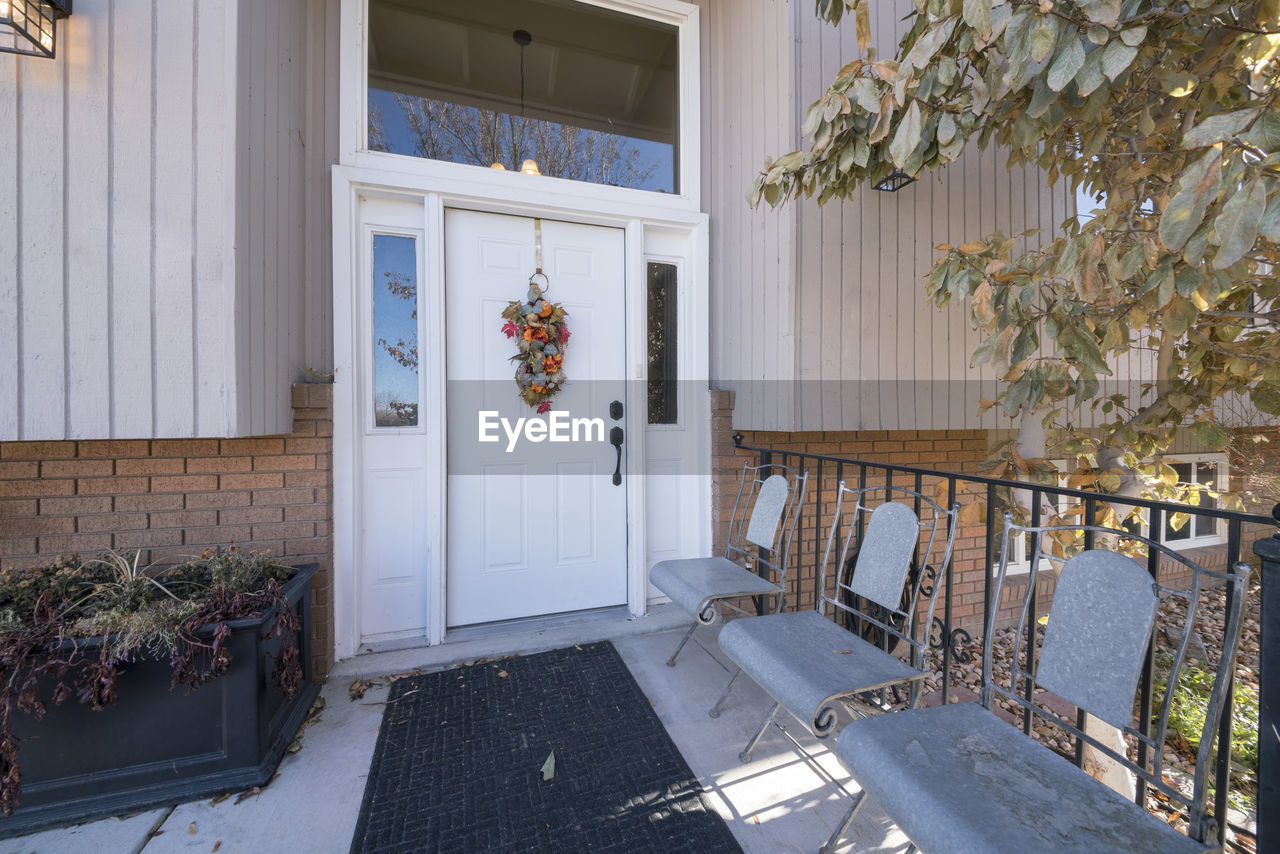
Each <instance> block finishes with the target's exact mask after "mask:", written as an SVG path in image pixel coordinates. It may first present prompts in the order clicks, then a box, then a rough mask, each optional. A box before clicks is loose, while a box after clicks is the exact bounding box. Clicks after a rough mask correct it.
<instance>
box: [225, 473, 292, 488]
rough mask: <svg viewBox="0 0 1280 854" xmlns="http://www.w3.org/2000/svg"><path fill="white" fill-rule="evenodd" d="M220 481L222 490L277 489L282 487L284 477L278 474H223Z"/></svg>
mask: <svg viewBox="0 0 1280 854" xmlns="http://www.w3.org/2000/svg"><path fill="white" fill-rule="evenodd" d="M221 479H222V488H223V489H279V488H280V487H282V486H284V475H283V474H280V473H278V472H255V473H254V474H224V475H222V476H221Z"/></svg>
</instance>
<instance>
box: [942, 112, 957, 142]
mask: <svg viewBox="0 0 1280 854" xmlns="http://www.w3.org/2000/svg"><path fill="white" fill-rule="evenodd" d="M955 138H956V120H955V119H953V118H951V114H950V113H943V114H942V118H941V119H939V120H938V143H939V144H941V145H946V144H947V143H948V142H950V141H951V140H953V139H955Z"/></svg>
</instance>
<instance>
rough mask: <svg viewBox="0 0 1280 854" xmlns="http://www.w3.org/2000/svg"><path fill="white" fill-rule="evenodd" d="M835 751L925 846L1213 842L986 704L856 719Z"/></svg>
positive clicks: (1128, 846) (1116, 846)
mask: <svg viewBox="0 0 1280 854" xmlns="http://www.w3.org/2000/svg"><path fill="white" fill-rule="evenodd" d="M835 752H836V755H837V756H838V757H839V758H840V761H841V762H843V763H844V765H845V767H846V768H848V769H849V770H850V772H852V774H853V777H854V779H855V780H857V781H858V784H859V785H860V786H861V787H862V789H863V791H864V792H866V793H867V794H868V795H870V796H871V797H872V798H873V799H874V800H875V801H876V802H877V803H879V804H880V805H881V806H882V807H884V808H885V809H886V810H887V811H888V813H889V815H890V817H892V818H893V820H894V821H895V822H897V824H898V826H899V827H901V828H902V830H903V832H905V833H906V834H907V836H908V837H910V839H911V841H912V842H914V843H915V844H916V845H917V846H918V847H919V848H920V850H921V851H925V852H948V854H950V852H954V854H963V853H964V852H1009V854H1026V852H1032V851H1053V852H1081V854H1083V853H1084V852H1089V854H1105V852H1115V854H1121V852H1123V854H1135V852H1151V854H1181V852H1203V851H1207V850H1213V849H1208V848H1206V847H1205V846H1203V845H1202V844H1200V843H1199V842H1196V841H1195V840H1194V839H1191V838H1189V837H1187V836H1185V835H1183V834H1182V833H1179V832H1178V831H1177V830H1174V829H1173V828H1172V827H1170V826H1169V825H1168V824H1166V823H1165V822H1163V821H1161V820H1160V819H1158V818H1156V817H1155V816H1153V815H1151V814H1150V813H1148V812H1147V811H1146V810H1144V809H1142V808H1141V807H1139V806H1138V805H1137V804H1135V803H1134V802H1133V801H1131V800H1129V799H1127V798H1124V797H1122V796H1121V795H1119V794H1117V793H1116V792H1115V791H1113V790H1111V789H1110V788H1108V787H1106V786H1104V785H1103V784H1102V783H1100V782H1098V781H1097V780H1095V779H1094V778H1093V777H1091V776H1090V775H1089V774H1087V773H1085V772H1084V771H1082V770H1080V769H1079V768H1077V767H1076V766H1075V765H1073V764H1072V763H1071V762H1068V761H1067V760H1066V759H1064V758H1062V757H1061V756H1059V755H1058V754H1056V753H1054V752H1053V751H1052V750H1050V749H1049V748H1047V747H1045V746H1043V745H1041V744H1040V743H1038V742H1036V741H1033V740H1032V739H1030V738H1027V737H1026V736H1025V735H1023V733H1022V730H1021V729H1019V728H1018V727H1014V726H1011V725H1009V724H1007V723H1005V722H1004V721H1002V720H1000V719H999V718H997V717H996V716H995V715H994V714H992V713H991V712H989V711H987V710H986V709H984V708H983V707H982V706H981V705H979V704H977V703H957V704H954V705H949V706H940V707H935V708H927V709H913V710H908V711H901V712H896V713H894V714H891V715H879V716H876V717H870V718H864V719H861V720H856V721H853V722H852V723H850V724H849V725H848V726H846V727H845V728H844V729H843V730H841V732H840V735H839V737H838V738H837V739H836V743H835Z"/></svg>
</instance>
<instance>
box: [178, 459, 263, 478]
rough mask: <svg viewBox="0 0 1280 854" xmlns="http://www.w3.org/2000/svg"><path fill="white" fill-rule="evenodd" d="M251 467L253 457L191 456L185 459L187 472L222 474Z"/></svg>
mask: <svg viewBox="0 0 1280 854" xmlns="http://www.w3.org/2000/svg"><path fill="white" fill-rule="evenodd" d="M252 469H253V457H192V458H191V459H189V460H187V472H188V473H189V474H223V473H225V472H246V471H251V470H252Z"/></svg>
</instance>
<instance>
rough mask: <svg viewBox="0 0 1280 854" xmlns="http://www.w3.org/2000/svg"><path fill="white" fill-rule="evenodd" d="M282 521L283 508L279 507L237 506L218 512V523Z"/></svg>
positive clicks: (252, 523) (235, 523)
mask: <svg viewBox="0 0 1280 854" xmlns="http://www.w3.org/2000/svg"><path fill="white" fill-rule="evenodd" d="M282 521H284V510H283V509H282V508H280V507H238V508H234V509H230V510H223V511H221V512H220V513H219V514H218V524H220V525H254V524H260V523H265V522H282Z"/></svg>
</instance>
